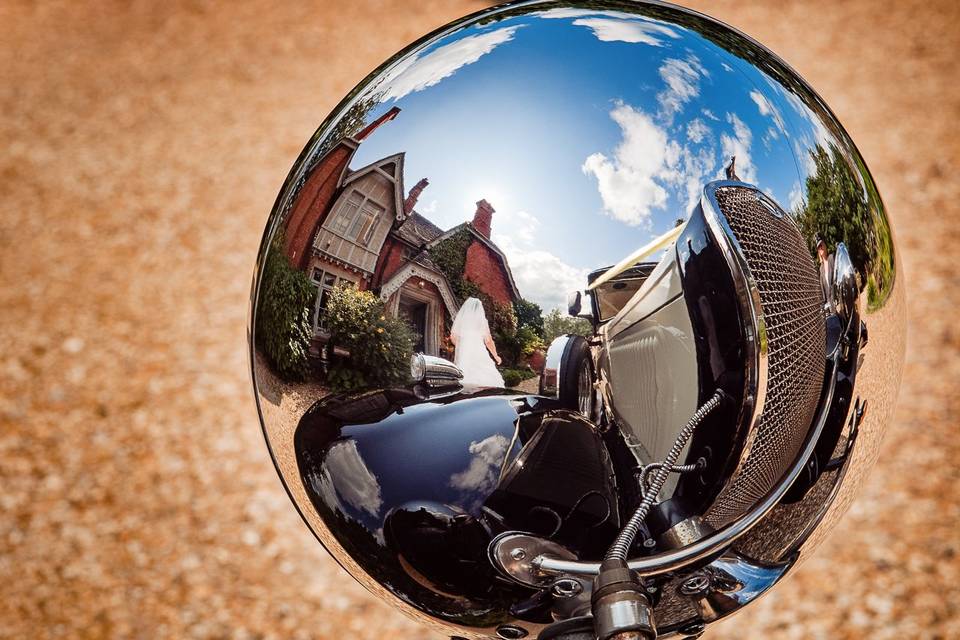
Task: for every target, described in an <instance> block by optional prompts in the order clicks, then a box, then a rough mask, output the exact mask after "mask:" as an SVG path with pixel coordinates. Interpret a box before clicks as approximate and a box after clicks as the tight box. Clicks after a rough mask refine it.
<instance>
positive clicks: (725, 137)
mask: <svg viewBox="0 0 960 640" xmlns="http://www.w3.org/2000/svg"><path fill="white" fill-rule="evenodd" d="M375 90H376V91H379V92H381V93H382V96H383V97H382V102H381V104H379V105H378V106H377V107H376V109H375V110H374V111H373V112H372V113H371V116H370V117H371V119H372V118H374V117H376V116H377V115H379V114H380V113H382V112H384V111H386V110H387V109H389V108H391V107H393V106H399V107H400V108H401V109H402V112H401V113H400V115H399V117H398V118H397V119H396V120H394V121H392V122H390V123H387V124H385V125H384V126H382V127H381V128H380V129H378V130H377V131H376V132H375V133H374V134H373V135H372V136H371V137H370V138H368V139H367V140H366V141H365V142H364V143H363V144H362V145H361V146H360V149H359V150H358V153H357V157H356V158H355V160H354V163H353V168H358V167H360V166H363V165H365V164H367V163H369V162H372V161H375V160H377V159H379V158H381V157H384V156H387V155H390V154H393V153H396V152H398V151H405V152H406V160H405V163H406V164H405V176H404V179H405V183H406V188H407V189H409V188H410V187H411V186H412V185H413V184H414V183H416V181H417V180H419V179H420V178H423V177H426V178H429V180H430V186H429V187H428V188H427V189H426V190H425V191H424V192H423V194H422V195H421V197H420V201H419V203H418V207H417V208H418V210H419V211H420V212H421V213H423V214H424V215H426V216H428V217H429V218H430V219H431V220H433V221H434V222H435V223H436V224H438V225H439V226H441V227H443V228H449V227H451V226H453V225H455V224H458V223H460V222H463V221H465V220H469V219H470V218H471V217H472V214H473V211H474V208H475V206H474V203H475V202H476V201H477V200H479V199H480V198H486V199H487V200H488V201H489V202H490V203H491V204H493V206H494V207H495V208H496V210H497V213H496V214H495V216H494V219H493V237H494V240H495V241H496V242H497V243H498V244H499V245H500V246H501V247H502V248H503V249H504V250H505V252H506V253H507V255H508V257H509V259H510V263H511V267H512V269H513V271H514V276H515V278H516V280H517V284H518V287H519V289H520V292H521V294H523V295H524V296H525V297H527V298H529V299H532V300H534V301H536V302H538V303H540V304H541V306H543V307H544V309H545V310H546V309H548V308H552V307H554V306H559V305H562V303H563V300H564V299H565V296H566V292H567V291H568V290H571V289H573V288H576V287H582V286H583V284H584V278H585V275H586V273H587V272H588V271H590V270H593V269H596V268H598V267H602V266H606V265H609V264H613V263H615V262H617V261H618V260H619V259H620V258H622V257H623V256H624V255H626V254H627V253H629V252H630V251H632V250H634V249H636V248H637V247H639V246H640V245H642V244H644V243H645V242H647V241H648V240H649V239H650V238H651V237H653V236H655V235H658V234H660V233H662V232H663V231H666V230H667V229H668V228H670V227H672V226H673V223H674V220H675V219H676V218H678V217H686V216H687V215H688V212H689V210H690V208H691V206H692V205H693V204H694V203H695V201H696V199H697V198H698V195H699V190H700V188H702V186H703V184H704V183H706V182H708V181H710V180H712V179H716V178H718V177H720V175H721V172H722V169H723V166H724V165H725V164H726V162H727V160H728V159H729V156H730V155H732V154H736V156H737V171H738V174H739V175H740V177H741V178H742V179H744V180H745V181H747V182H751V183H755V184H757V185H758V186H759V187H760V188H762V189H764V190H765V191H767V192H768V193H770V194H771V195H772V196H773V197H775V198H776V199H777V200H778V201H779V202H780V203H781V205H783V206H784V207H785V208H790V207H791V205H793V204H795V203H796V202H797V201H798V200H799V198H801V197H802V188H801V185H802V184H803V180H802V179H801V176H805V175H806V173H807V171H808V170H809V167H807V166H806V164H807V161H806V156H807V153H806V149H808V148H810V147H811V146H812V145H813V144H814V143H815V142H821V143H822V142H824V141H826V138H828V136H829V134H828V133H827V132H826V131H825V130H823V128H822V127H818V126H817V124H816V122H817V119H816V118H815V117H814V116H813V115H812V113H811V112H810V111H809V109H807V107H806V106H805V105H803V104H802V103H801V102H800V100H799V99H798V98H796V96H793V95H792V94H788V93H787V92H785V91H784V90H783V89H781V88H780V87H779V86H778V85H776V83H774V82H773V81H772V80H770V79H769V78H767V77H765V76H764V75H763V74H762V73H761V72H759V71H758V70H756V69H754V68H752V67H750V66H749V65H747V64H746V63H744V62H743V61H742V60H740V59H739V58H737V57H735V56H733V55H731V54H728V53H726V52H725V51H723V50H721V49H719V48H717V47H716V46H715V45H713V44H712V43H710V42H709V41H707V40H705V39H703V38H702V37H701V36H699V35H698V34H696V33H695V32H692V31H689V30H686V29H684V28H681V27H677V26H675V25H669V24H666V23H661V22H658V21H656V20H652V19H649V18H643V17H638V16H635V15H631V14H623V13H619V12H598V11H584V10H551V11H546V12H541V13H540V14H535V15H527V16H521V17H517V18H512V19H507V20H502V21H500V22H497V23H492V24H488V25H484V26H469V27H466V28H464V29H461V30H459V31H457V32H456V33H454V34H451V35H449V36H447V37H445V38H444V39H442V40H440V41H438V42H435V43H431V44H430V45H429V46H428V47H426V48H424V49H422V50H420V51H418V52H416V54H414V55H413V56H412V57H408V58H406V59H404V60H401V61H400V62H399V63H398V64H397V65H395V66H394V67H393V68H392V69H390V70H388V71H387V72H386V74H385V75H384V76H382V77H381V79H380V80H379V82H378V83H377V85H376V87H375Z"/></svg>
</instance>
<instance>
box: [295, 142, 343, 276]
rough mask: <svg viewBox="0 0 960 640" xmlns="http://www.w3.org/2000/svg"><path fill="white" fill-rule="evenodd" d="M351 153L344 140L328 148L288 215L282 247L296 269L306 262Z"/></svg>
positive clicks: (305, 264)
mask: <svg viewBox="0 0 960 640" xmlns="http://www.w3.org/2000/svg"><path fill="white" fill-rule="evenodd" d="M352 157H353V149H352V148H351V147H349V146H347V145H346V144H344V143H341V144H339V145H337V146H336V147H334V148H333V149H332V150H330V152H329V153H328V154H327V155H326V157H325V158H324V159H323V160H321V161H320V163H319V164H318V165H317V166H316V167H315V168H314V170H313V172H312V173H311V174H310V177H309V178H307V181H306V182H305V183H304V185H303V188H302V189H300V193H299V194H298V195H297V201H296V202H295V203H294V205H293V208H292V209H291V210H290V213H289V214H288V215H287V227H286V245H285V250H286V254H287V257H288V258H290V263H291V264H292V265H293V266H295V267H297V268H298V269H304V268H306V266H307V259H308V257H309V255H310V243H311V242H312V241H313V237H314V235H316V231H317V229H318V228H319V227H320V225H321V224H322V223H323V220H324V218H326V216H327V213H329V211H330V206H331V205H332V204H333V200H334V198H335V197H336V195H337V190H338V189H339V187H340V176H341V175H342V174H343V171H344V169H345V168H346V166H347V164H348V163H349V162H350V159H351V158H352Z"/></svg>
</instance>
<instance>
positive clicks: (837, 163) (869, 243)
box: [796, 145, 894, 307]
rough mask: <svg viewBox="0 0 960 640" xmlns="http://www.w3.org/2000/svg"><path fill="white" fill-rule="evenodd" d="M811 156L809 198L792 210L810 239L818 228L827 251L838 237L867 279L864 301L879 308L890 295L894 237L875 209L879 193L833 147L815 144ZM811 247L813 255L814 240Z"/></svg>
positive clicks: (865, 279)
mask: <svg viewBox="0 0 960 640" xmlns="http://www.w3.org/2000/svg"><path fill="white" fill-rule="evenodd" d="M811 156H812V158H813V161H814V164H815V165H816V172H815V173H813V174H812V175H810V176H809V177H808V178H807V183H806V186H807V201H806V202H805V203H803V204H802V205H801V206H800V207H799V208H798V210H797V211H796V216H797V223H798V224H799V226H800V229H801V231H802V232H803V234H804V236H805V237H807V238H809V239H810V242H811V243H813V238H814V236H815V234H817V233H819V234H820V236H821V237H822V238H823V239H824V241H825V242H826V244H827V250H828V251H830V252H833V251H834V250H836V246H837V243H839V242H843V243H844V244H845V245H846V246H847V251H849V253H850V258H851V260H852V261H853V264H854V265H855V266H856V267H857V269H858V270H859V272H860V278H861V280H862V281H866V283H867V301H868V305H869V306H871V307H877V306H879V305H880V304H882V303H883V301H884V300H886V297H887V296H888V295H889V293H890V289H891V288H892V286H893V276H894V263H893V242H892V239H891V236H890V227H889V225H888V224H887V221H886V218H885V216H884V215H883V214H882V213H881V212H880V211H878V209H877V206H879V194H876V192H875V188H873V186H872V182H871V181H869V179H867V182H869V183H870V184H868V185H867V188H865V187H864V184H863V182H861V180H860V174H858V172H856V171H855V169H854V167H852V166H851V165H850V164H849V163H848V162H847V161H846V159H845V157H844V156H843V154H842V152H841V150H840V149H839V148H837V147H836V146H834V145H831V146H830V149H829V151H828V150H827V149H824V148H823V147H822V146H820V145H817V147H816V149H815V150H814V151H812V152H811ZM871 200H873V202H874V206H871V202H870V201H871ZM810 250H811V253H814V255H815V247H814V246H813V245H812V244H811V247H810Z"/></svg>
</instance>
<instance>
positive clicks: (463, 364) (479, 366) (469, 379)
mask: <svg viewBox="0 0 960 640" xmlns="http://www.w3.org/2000/svg"><path fill="white" fill-rule="evenodd" d="M489 335H490V327H489V325H488V324H487V315H486V314H485V313H484V311H483V303H481V302H480V301H479V300H478V299H477V298H467V299H466V300H465V301H464V303H463V306H462V307H460V311H458V312H457V317H456V318H454V320H453V328H452V329H451V330H450V336H451V337H452V338H453V339H454V340H455V342H456V346H455V347H454V356H453V362H454V364H455V365H457V366H458V367H460V370H461V371H463V384H465V385H476V386H481V387H502V386H503V376H501V375H500V372H499V371H497V367H496V365H495V364H494V363H493V358H492V357H491V356H490V353H489V352H488V351H487V345H485V344H484V339H485V338H486V337H487V336H489Z"/></svg>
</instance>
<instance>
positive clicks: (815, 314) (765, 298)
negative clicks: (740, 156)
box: [706, 186, 826, 527]
mask: <svg viewBox="0 0 960 640" xmlns="http://www.w3.org/2000/svg"><path fill="white" fill-rule="evenodd" d="M716 201H717V204H718V206H719V210H720V212H721V213H722V214H723V216H724V217H725V218H726V220H727V223H728V224H729V226H730V230H731V231H732V232H733V235H734V236H735V237H736V239H737V242H738V243H739V244H740V248H741V250H742V252H743V256H744V258H745V259H746V262H747V265H748V266H749V268H750V272H751V275H752V276H753V278H754V280H755V282H756V285H757V289H758V291H759V294H760V302H761V307H762V309H763V319H764V322H765V324H766V341H767V392H766V400H765V403H764V407H763V413H762V415H761V416H760V418H759V420H758V424H757V427H756V432H755V434H754V439H753V445H752V447H751V449H750V451H749V453H748V455H747V458H746V460H744V461H742V463H741V465H740V467H739V469H737V470H736V471H735V473H734V476H733V478H732V479H731V482H730V484H729V485H728V486H727V487H726V489H724V491H723V492H721V494H720V496H719V497H718V498H717V501H716V502H715V503H714V505H713V506H712V507H711V508H710V510H709V511H708V513H707V514H706V519H707V521H708V522H709V523H710V524H711V525H713V526H715V527H718V526H722V525H723V524H726V523H727V522H729V521H730V520H732V519H734V518H736V517H738V516H740V515H742V514H743V513H744V512H746V511H747V510H749V509H750V508H751V507H752V506H753V505H754V504H756V502H757V501H758V500H760V499H761V498H763V497H764V496H765V495H766V494H767V493H769V491H770V490H771V489H772V488H773V487H774V485H775V484H776V483H777V481H778V480H780V478H782V477H783V475H784V474H785V473H786V471H787V469H788V468H789V467H790V465H791V464H792V463H793V461H794V460H795V459H796V457H797V455H798V454H799V452H800V448H801V447H802V445H803V441H804V439H805V437H806V435H807V431H808V429H809V427H810V424H811V423H812V421H813V418H814V413H815V412H816V409H817V404H818V401H819V398H820V390H821V388H822V386H823V371H824V364H825V363H824V352H825V341H826V336H825V322H824V312H823V293H822V290H821V288H820V280H819V275H818V272H817V268H816V266H815V265H814V262H813V258H812V257H811V255H810V252H809V250H808V249H807V245H806V243H805V242H804V240H803V237H802V236H801V235H800V231H799V230H798V229H797V227H796V226H795V225H794V223H793V221H792V220H791V219H790V217H789V215H788V214H786V213H784V212H783V211H782V210H780V209H779V207H777V206H776V205H775V204H773V203H772V202H771V201H770V200H769V199H765V198H764V199H762V200H761V197H760V196H759V194H758V192H757V191H755V190H753V189H750V188H746V187H737V186H729V187H720V188H718V189H717V191H716ZM771 209H775V210H776V211H777V212H778V214H779V215H774V213H773V212H772V211H771Z"/></svg>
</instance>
